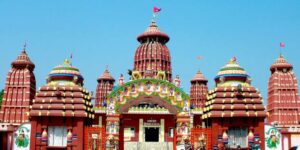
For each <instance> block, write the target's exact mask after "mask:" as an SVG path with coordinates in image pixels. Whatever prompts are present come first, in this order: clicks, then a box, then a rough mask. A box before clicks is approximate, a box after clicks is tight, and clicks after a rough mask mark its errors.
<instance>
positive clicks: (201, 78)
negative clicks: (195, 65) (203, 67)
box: [191, 70, 207, 82]
mask: <svg viewBox="0 0 300 150" xmlns="http://www.w3.org/2000/svg"><path fill="white" fill-rule="evenodd" d="M194 81H204V82H207V79H206V78H205V77H204V75H203V74H202V73H201V71H200V70H199V71H198V72H197V73H196V75H195V76H194V77H193V79H192V80H191V82H194Z"/></svg>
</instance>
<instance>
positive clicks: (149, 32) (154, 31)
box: [137, 20, 170, 43]
mask: <svg viewBox="0 0 300 150" xmlns="http://www.w3.org/2000/svg"><path fill="white" fill-rule="evenodd" d="M149 37H159V38H161V39H162V41H163V43H167V42H168V41H169V39H170V38H169V36H168V35H167V34H165V33H163V32H161V31H160V30H159V28H158V26H157V25H156V22H155V21H154V20H152V21H151V24H150V26H149V27H148V28H147V29H146V31H145V32H144V33H142V34H140V35H139V36H138V37H137V40H138V41H139V42H141V43H143V41H144V40H145V39H147V38H149Z"/></svg>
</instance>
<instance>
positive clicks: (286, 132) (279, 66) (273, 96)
mask: <svg viewBox="0 0 300 150" xmlns="http://www.w3.org/2000/svg"><path fill="white" fill-rule="evenodd" d="M270 71H271V76H270V78H269V83H268V105H267V110H268V113H269V116H268V118H267V123H269V124H272V125H274V126H276V127H277V128H279V129H280V131H281V133H282V141H280V142H281V143H283V144H282V149H288V148H289V147H291V146H294V145H298V144H299V141H300V100H299V91H298V82H297V78H296V75H295V73H294V72H293V65H291V64H289V63H288V61H287V60H286V59H285V58H284V57H283V55H282V54H280V55H279V57H278V58H277V59H276V61H275V62H274V63H273V64H272V65H271V67H270Z"/></svg>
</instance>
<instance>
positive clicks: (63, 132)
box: [48, 126, 67, 146]
mask: <svg viewBox="0 0 300 150" xmlns="http://www.w3.org/2000/svg"><path fill="white" fill-rule="evenodd" d="M48 146H67V127H66V126H49V127H48Z"/></svg>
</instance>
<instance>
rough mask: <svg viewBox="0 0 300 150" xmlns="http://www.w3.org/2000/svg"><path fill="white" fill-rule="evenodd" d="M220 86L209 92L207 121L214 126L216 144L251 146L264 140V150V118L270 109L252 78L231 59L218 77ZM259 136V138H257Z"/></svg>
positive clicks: (213, 140)
mask: <svg viewBox="0 0 300 150" xmlns="http://www.w3.org/2000/svg"><path fill="white" fill-rule="evenodd" d="M215 82H216V87H215V88H214V89H212V90H210V91H209V92H208V98H207V101H206V103H205V108H204V114H203V116H202V119H203V121H204V122H205V123H206V125H207V127H211V128H212V129H213V132H212V144H213V145H214V147H215V148H217V149H220V148H221V149H222V147H224V146H225V147H228V148H233V149H238V148H242V149H244V148H246V149H249V148H251V146H252V145H253V144H256V143H255V142H257V143H262V144H260V147H261V149H262V150H264V144H263V143H264V118H265V117H266V115H267V113H266V112H265V108H264V106H263V100H262V97H261V95H260V93H259V92H258V90H257V89H256V88H255V87H253V86H252V85H251V83H250V82H251V78H250V76H249V75H248V74H247V73H246V72H245V70H244V69H243V68H241V67H240V66H239V65H238V64H237V63H236V62H235V58H233V59H231V60H230V62H229V63H228V64H226V65H225V66H224V67H222V68H221V69H220V71H219V73H218V75H217V76H216V77H215ZM254 138H255V141H254Z"/></svg>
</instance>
